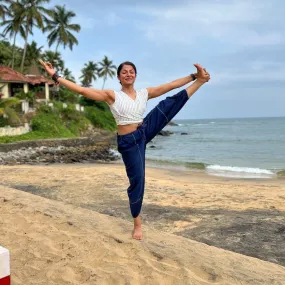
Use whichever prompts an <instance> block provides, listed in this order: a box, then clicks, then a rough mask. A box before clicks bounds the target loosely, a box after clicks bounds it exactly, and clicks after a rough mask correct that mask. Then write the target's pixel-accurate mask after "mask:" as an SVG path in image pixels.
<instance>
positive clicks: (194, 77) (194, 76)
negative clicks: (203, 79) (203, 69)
mask: <svg viewBox="0 0 285 285" xmlns="http://www.w3.org/2000/svg"><path fill="white" fill-rule="evenodd" d="M190 76H191V77H192V79H193V81H194V80H196V79H197V77H196V75H195V74H194V73H191V74H190Z"/></svg>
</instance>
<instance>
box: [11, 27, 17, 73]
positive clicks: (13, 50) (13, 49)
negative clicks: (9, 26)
mask: <svg viewBox="0 0 285 285" xmlns="http://www.w3.org/2000/svg"><path fill="white" fill-rule="evenodd" d="M16 37H17V32H16V33H15V35H14V41H13V48H12V69H14V63H15V45H16Z"/></svg>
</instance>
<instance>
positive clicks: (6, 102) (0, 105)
mask: <svg viewBox="0 0 285 285" xmlns="http://www.w3.org/2000/svg"><path fill="white" fill-rule="evenodd" d="M18 104H20V100H19V99H17V98H4V99H1V98H0V116H2V117H4V118H7V119H8V123H9V124H18V123H20V122H21V121H20V119H19V116H18V114H17V112H16V111H15V110H14V109H13V107H14V106H16V105H18Z"/></svg>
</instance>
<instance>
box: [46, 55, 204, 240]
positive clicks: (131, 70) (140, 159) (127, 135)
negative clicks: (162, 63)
mask: <svg viewBox="0 0 285 285" xmlns="http://www.w3.org/2000/svg"><path fill="white" fill-rule="evenodd" d="M40 63H41V64H42V66H43V67H44V68H45V70H46V71H47V72H48V74H49V75H50V76H52V78H53V80H54V81H55V82H56V83H57V84H62V85H64V86H65V87H66V88H68V89H70V90H72V91H74V92H77V93H79V94H81V95H83V96H85V97H87V98H89V99H93V100H96V101H104V102H106V103H107V104H108V105H109V107H110V110H111V112H112V114H113V116H114V118H115V120H116V123H117V125H118V133H117V143H118V151H119V152H120V153H121V155H122V158H123V161H124V164H125V168H126V173H127V176H128V178H129V182H130V186H129V187H128V189H127V192H128V197H129V204H130V210H131V214H132V216H133V219H134V230H133V232H132V237H133V238H134V239H137V240H141V239H142V228H141V219H140V212H141V208H142V202H143V197H144V186H145V150H146V144H147V143H148V142H149V141H151V140H152V139H153V138H154V137H155V136H156V135H157V133H158V132H159V131H161V130H162V129H163V128H164V127H165V126H166V125H167V124H168V123H169V122H170V121H171V119H172V118H173V117H174V116H175V115H176V114H177V113H178V112H179V111H180V110H181V108H182V107H183V106H184V104H185V103H186V102H187V101H188V99H189V98H190V97H191V96H192V95H193V94H194V93H195V92H196V91H197V90H198V89H199V88H200V87H201V86H202V85H204V84H205V83H206V82H208V81H209V80H210V74H209V73H208V72H207V71H206V69H204V68H202V66H201V65H199V64H194V66H195V67H196V69H197V72H196V73H192V74H190V75H188V76H186V77H183V78H180V79H177V80H174V81H172V82H170V83H166V84H163V85H160V86H157V87H149V88H145V89H141V90H135V88H134V83H135V80H136V76H137V69H136V67H135V65H134V64H133V63H132V62H128V61H127V62H124V63H122V64H120V66H119V67H118V70H117V76H118V80H119V81H120V83H121V85H122V87H121V90H120V91H114V90H97V89H93V88H86V87H82V86H79V85H77V84H75V83H73V82H71V81H68V80H66V79H64V78H62V77H60V76H59V75H58V74H57V73H56V72H55V70H54V68H53V67H52V65H51V64H50V63H49V62H43V61H42V60H40ZM191 81H194V82H193V83H192V84H191V85H190V86H188V87H186V88H185V89H183V90H182V91H180V92H178V93H177V94H175V95H173V96H169V97H166V98H165V99H164V100H161V101H160V102H159V103H158V105H157V106H156V107H154V108H153V109H152V110H151V111H150V112H149V113H148V114H147V116H146V117H145V118H143V115H144V112H145V110H146V105H147V101H148V100H149V99H152V98H155V97H158V96H161V95H163V94H165V93H167V92H169V91H171V90H173V89H176V88H179V87H182V86H184V85H185V84H188V83H190V82H191Z"/></svg>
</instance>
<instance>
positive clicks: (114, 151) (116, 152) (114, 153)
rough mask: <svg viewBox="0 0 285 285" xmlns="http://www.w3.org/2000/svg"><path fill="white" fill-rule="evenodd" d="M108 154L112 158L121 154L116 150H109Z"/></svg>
mask: <svg viewBox="0 0 285 285" xmlns="http://www.w3.org/2000/svg"><path fill="white" fill-rule="evenodd" d="M109 153H111V154H112V155H114V156H117V157H121V154H120V153H119V152H118V151H117V150H116V149H113V148H110V149H109Z"/></svg>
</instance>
